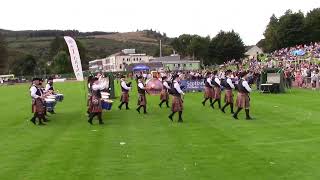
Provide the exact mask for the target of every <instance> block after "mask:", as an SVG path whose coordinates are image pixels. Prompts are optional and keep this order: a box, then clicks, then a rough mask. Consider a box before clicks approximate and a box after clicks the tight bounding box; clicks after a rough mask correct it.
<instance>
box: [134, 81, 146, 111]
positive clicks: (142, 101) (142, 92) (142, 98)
mask: <svg viewBox="0 0 320 180" xmlns="http://www.w3.org/2000/svg"><path fill="white" fill-rule="evenodd" d="M142 78H143V77H142V76H139V77H138V94H139V98H138V108H137V109H136V110H137V111H138V112H139V114H140V109H141V108H142V107H143V113H144V114H147V98H146V85H145V84H144V83H143V79H142Z"/></svg>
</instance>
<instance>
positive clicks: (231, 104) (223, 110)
mask: <svg viewBox="0 0 320 180" xmlns="http://www.w3.org/2000/svg"><path fill="white" fill-rule="evenodd" d="M229 105H230V110H231V113H232V114H234V112H233V103H226V104H225V105H224V106H223V107H222V109H221V111H222V112H223V113H226V112H225V109H226V107H228V106H229Z"/></svg>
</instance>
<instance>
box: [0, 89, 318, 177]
mask: <svg viewBox="0 0 320 180" xmlns="http://www.w3.org/2000/svg"><path fill="white" fill-rule="evenodd" d="M116 86H117V85H116ZM83 87H84V86H83V84H81V83H64V84H56V88H58V89H59V90H60V91H62V92H63V93H64V95H65V100H64V102H62V103H59V104H58V105H57V108H56V112H57V114H56V115H51V116H50V120H51V122H50V123H48V125H47V126H35V125H33V124H32V123H30V122H29V119H30V118H31V116H32V114H31V107H30V103H31V100H30V97H29V93H28V85H16V86H8V87H0V94H1V98H0V107H1V109H0V113H1V115H0V117H1V118H0V119H1V121H0V128H1V129H0V136H1V141H0V147H1V151H0V162H1V163H0V179H1V180H7V179H8V180H15V179H17V180H38V179H39V180H42V179H46V180H48V179H52V180H57V179H66V180H72V179H75V180H78V179H85V180H87V179H88V180H89V179H90V180H91V179H95V180H97V179H103V180H105V179H137V180H141V179H170V180H171V179H172V180H177V179H179V180H180V179H181V180H186V179H199V180H202V179H219V180H226V179H230V180H235V179H237V180H239V179H240V180H276V179H289V180H292V179H297V180H302V179H308V180H309V179H310V180H311V179H314V180H317V179H320V171H319V167H320V153H319V149H320V137H319V134H320V131H319V130H320V118H319V117H320V111H319V109H320V108H319V99H320V93H319V92H313V91H308V90H292V91H291V92H288V93H286V94H278V95H271V94H259V93H254V94H252V96H251V101H252V109H251V112H252V116H253V117H254V118H255V119H256V120H254V121H246V120H244V112H242V113H241V114H240V116H239V117H240V119H241V120H239V121H235V120H233V119H232V118H231V115H229V114H227V115H225V114H222V113H221V112H220V111H218V110H217V109H215V110H212V109H210V108H209V106H208V107H203V106H202V105H201V103H200V102H201V100H202V97H203V95H202V93H192V94H187V95H186V97H185V111H184V121H185V122H184V123H183V124H178V123H176V122H174V123H171V122H170V121H169V120H168V118H167V116H168V114H169V112H170V110H169V109H166V108H163V109H160V108H159V107H158V103H159V97H156V96H148V97H147V98H148V103H149V106H148V111H149V114H148V115H143V114H141V115H139V114H138V113H137V112H136V111H135V110H134V109H135V108H136V100H137V97H136V92H132V93H131V102H130V107H131V110H129V111H126V110H123V111H120V110H118V109H117V108H116V107H117V105H118V104H119V102H118V100H116V101H115V104H114V106H113V108H112V111H110V112H106V113H104V115H103V118H104V121H105V125H103V126H100V125H98V124H97V121H95V125H93V126H91V125H89V124H88V123H87V118H86V114H85V109H86V106H85V105H86V102H85V97H84V94H83V93H84V88H83ZM117 95H119V92H117ZM175 118H177V117H175ZM176 120H177V119H176ZM120 142H125V144H124V145H120Z"/></svg>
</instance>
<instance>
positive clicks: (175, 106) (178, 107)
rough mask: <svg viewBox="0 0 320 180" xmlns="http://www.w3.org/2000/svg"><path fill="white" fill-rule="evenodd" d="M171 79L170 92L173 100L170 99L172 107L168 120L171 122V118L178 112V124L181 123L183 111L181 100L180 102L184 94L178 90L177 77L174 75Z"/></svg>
mask: <svg viewBox="0 0 320 180" xmlns="http://www.w3.org/2000/svg"><path fill="white" fill-rule="evenodd" d="M172 79H173V88H174V89H173V90H172V95H173V99H172V106H171V111H172V113H171V114H170V115H169V119H170V120H171V121H173V119H172V118H173V116H174V114H175V113H176V112H179V120H178V122H179V123H182V122H183V120H182V111H183V100H182V96H183V95H184V92H183V91H182V90H181V88H180V84H179V76H178V75H174V76H173V77H172Z"/></svg>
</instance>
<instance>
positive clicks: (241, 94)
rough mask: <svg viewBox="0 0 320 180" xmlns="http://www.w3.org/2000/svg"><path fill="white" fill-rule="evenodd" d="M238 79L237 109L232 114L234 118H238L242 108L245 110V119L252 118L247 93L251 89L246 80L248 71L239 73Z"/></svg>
mask: <svg viewBox="0 0 320 180" xmlns="http://www.w3.org/2000/svg"><path fill="white" fill-rule="evenodd" d="M240 78H241V79H240V81H239V83H238V97H237V107H238V109H237V111H236V113H234V114H233V118H234V119H238V114H239V112H240V111H241V110H242V109H245V111H246V119H247V120H252V118H251V117H250V113H249V108H250V97H249V93H250V92H251V91H252V90H251V88H250V86H249V84H248V82H247V78H248V72H242V73H240Z"/></svg>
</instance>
